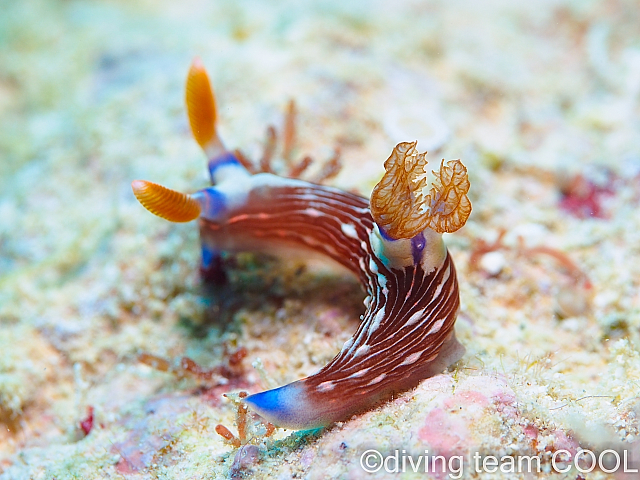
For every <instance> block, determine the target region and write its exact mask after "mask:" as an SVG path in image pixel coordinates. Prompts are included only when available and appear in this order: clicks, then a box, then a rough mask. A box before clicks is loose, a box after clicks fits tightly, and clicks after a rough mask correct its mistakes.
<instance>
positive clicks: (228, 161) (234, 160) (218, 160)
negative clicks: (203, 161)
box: [208, 151, 244, 183]
mask: <svg viewBox="0 0 640 480" xmlns="http://www.w3.org/2000/svg"><path fill="white" fill-rule="evenodd" d="M223 165H237V166H239V167H242V164H241V163H240V161H239V160H238V157H236V154H235V153H233V152H228V151H227V152H224V153H223V154H222V155H220V156H219V157H213V158H210V159H209V163H208V166H209V176H210V177H211V182H212V183H213V179H214V176H215V171H216V170H217V169H218V167H221V166H223ZM243 168H244V167H243Z"/></svg>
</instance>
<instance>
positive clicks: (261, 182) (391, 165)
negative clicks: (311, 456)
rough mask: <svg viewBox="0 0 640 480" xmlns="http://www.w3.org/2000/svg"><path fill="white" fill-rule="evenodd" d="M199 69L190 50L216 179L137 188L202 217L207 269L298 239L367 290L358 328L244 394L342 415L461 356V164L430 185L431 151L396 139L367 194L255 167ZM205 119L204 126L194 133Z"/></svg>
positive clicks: (178, 216)
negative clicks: (293, 371)
mask: <svg viewBox="0 0 640 480" xmlns="http://www.w3.org/2000/svg"><path fill="white" fill-rule="evenodd" d="M202 72H204V69H203V68H202V67H201V65H200V64H199V63H197V62H195V63H194V65H193V66H192V69H191V72H190V74H189V78H188V82H187V105H188V107H189V116H190V120H191V125H192V129H193V130H194V134H195V136H196V139H197V140H198V142H199V143H200V145H201V146H202V147H203V149H204V150H205V152H206V153H207V156H208V157H209V171H210V175H211V180H212V184H213V186H212V187H209V188H205V189H203V190H200V191H199V192H196V193H194V194H191V195H187V194H181V193H179V192H174V191H172V190H169V189H166V188H165V187H161V186H159V185H156V184H153V183H150V182H144V181H135V182H134V183H133V189H134V193H135V194H136V196H137V198H138V199H139V200H140V202H141V203H142V204H143V205H144V206H145V207H147V208H148V209H149V210H150V211H152V212H153V213H155V214H157V215H159V216H162V217H164V218H167V219H169V220H173V221H189V220H195V219H197V220H198V222H199V228H200V236H201V241H202V270H203V272H205V273H206V272H207V271H208V270H209V269H212V268H215V263H216V259H218V258H219V254H220V252H221V251H244V250H263V251H271V250H273V249H278V250H282V248H294V249H296V250H300V249H303V250H305V251H309V252H314V253H319V254H321V255H323V256H325V257H328V258H330V259H332V260H333V261H335V262H337V263H339V264H341V265H342V266H343V267H345V268H346V269H348V270H349V271H351V272H352V273H353V274H354V275H356V276H357V277H358V278H359V280H360V282H361V283H362V286H363V288H364V289H365V291H366V298H365V313H364V315H363V317H362V321H361V323H360V325H359V327H358V329H357V330H356V332H355V333H354V335H353V336H352V337H351V339H350V340H348V341H347V342H346V343H345V344H344V346H343V347H342V349H341V350H340V352H338V354H337V355H336V357H335V358H334V359H333V360H332V361H331V362H329V364H327V365H326V366H325V367H324V368H322V369H321V370H320V371H318V372H317V373H316V374H314V375H311V376H309V377H307V378H304V379H302V380H298V381H296V382H293V383H291V384H288V385H285V386H282V387H279V388H276V389H273V390H268V391H265V392H261V393H256V394H253V395H250V396H248V397H247V398H245V399H244V401H245V402H246V403H247V405H249V407H250V408H252V409H253V410H255V411H256V412H257V413H258V414H260V415H261V416H263V417H264V418H265V419H266V420H268V421H269V422H271V423H273V424H275V425H277V426H280V427H285V428H293V429H310V428H317V427H321V426H326V425H330V424H331V423H334V422H336V421H343V420H347V419H349V418H350V417H351V416H352V415H353V414H355V413H358V412H361V411H364V410H366V409H368V408H371V407H372V406H373V405H375V404H377V403H379V402H381V401H384V400H386V399H388V398H389V397H390V396H391V395H392V394H394V393H397V392H401V391H404V390H407V389H409V388H412V387H414V386H415V385H417V383H418V382H419V381H420V380H422V379H424V378H427V377H430V376H433V375H436V374H438V373H441V372H442V371H443V370H444V369H445V368H446V367H447V366H449V365H451V364H452V363H454V362H456V361H457V360H458V359H459V358H460V357H461V356H462V355H463V353H464V348H463V347H462V346H461V345H460V344H459V343H458V341H457V340H456V338H455V332H454V323H455V320H456V315H457V312H458V309H459V306H460V300H459V291H458V282H457V278H456V270H455V266H454V264H453V261H452V259H451V256H450V255H449V253H448V251H447V250H446V248H445V246H444V243H443V241H442V233H443V232H444V231H447V232H448V231H454V230H457V229H458V228H460V227H461V226H462V225H463V224H464V222H465V221H466V219H467V217H468V216H469V213H470V211H471V205H470V203H469V201H468V198H467V196H466V193H467V191H468V189H469V183H468V180H467V176H466V169H465V168H464V166H462V164H461V163H460V162H459V161H457V160H455V161H451V162H449V163H448V164H447V165H446V166H445V165H444V162H443V163H442V164H441V167H440V171H439V172H438V173H436V172H433V173H434V174H436V180H435V181H434V182H433V183H432V188H431V191H430V192H429V194H425V193H424V190H425V189H426V187H427V184H426V180H425V172H424V167H425V165H426V160H425V158H424V154H417V152H416V150H415V145H416V144H415V143H401V144H399V145H398V146H396V148H395V149H394V151H393V153H392V155H391V156H390V157H389V159H388V160H387V163H385V168H386V170H387V173H386V174H385V177H383V179H382V181H381V182H380V184H378V186H377V187H376V189H374V192H373V195H372V199H371V200H367V199H365V198H363V197H360V196H358V195H354V194H351V193H348V192H343V191H341V190H339V189H336V188H332V187H327V186H322V185H316V184H313V183H309V182H305V181H302V180H298V179H289V178H282V177H279V176H277V175H274V174H271V173H258V174H255V175H252V174H251V173H249V172H248V171H247V170H246V169H245V168H244V167H243V166H242V162H241V161H240V159H239V158H238V157H237V154H235V153H233V152H231V151H228V150H226V149H225V148H224V147H223V145H222V142H221V141H220V139H219V138H218V137H217V134H216V133H215V128H211V125H214V126H215V108H214V109H213V115H211V114H208V117H209V118H208V119H207V112H205V113H204V114H203V113H202V112H200V111H199V110H198V109H199V107H198V105H199V103H201V104H203V105H205V106H206V105H208V104H207V101H200V102H199V101H198V98H199V97H203V96H204V97H206V96H207V92H211V89H210V86H209V85H208V79H207V80H206V84H205V85H204V86H202V85H201V84H202V83H203V81H202V77H201V75H202ZM205 75H206V73H205ZM194 79H195V80H194ZM198 82H200V84H198ZM196 84H198V85H197V86H196V87H194V85H196ZM190 89H191V90H190ZM190 91H191V94H192V96H193V95H195V96H196V97H195V98H190V93H189V92H190ZM208 95H211V100H209V101H210V102H213V100H212V99H213V96H212V94H211V93H209V94H208ZM205 100H206V99H205ZM194 105H195V106H194ZM213 105H215V104H214V103H213ZM208 111H211V109H210V108H209V110H208ZM194 118H196V120H195V122H196V125H195V128H194ZM203 118H204V120H203ZM197 122H205V127H206V128H200V127H198V124H197ZM207 128H208V130H207ZM202 131H208V132H210V133H209V134H208V137H207V136H206V135H205V137H202V135H200V136H199V135H198V134H197V133H196V132H202ZM420 170H422V172H421V171H420ZM370 204H371V207H370ZM372 211H373V214H372ZM403 218H404V220H403Z"/></svg>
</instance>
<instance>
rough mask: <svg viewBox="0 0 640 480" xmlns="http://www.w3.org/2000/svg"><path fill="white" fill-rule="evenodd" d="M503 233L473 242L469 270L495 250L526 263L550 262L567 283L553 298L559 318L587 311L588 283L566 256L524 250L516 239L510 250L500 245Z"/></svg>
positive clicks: (542, 249) (545, 250)
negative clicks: (534, 260) (544, 259)
mask: <svg viewBox="0 0 640 480" xmlns="http://www.w3.org/2000/svg"><path fill="white" fill-rule="evenodd" d="M506 233H507V231H506V230H504V229H500V231H499V232H498V237H497V238H496V240H495V241H493V242H491V243H489V242H486V241H484V240H482V239H476V240H474V244H473V247H472V249H471V255H470V256H469V268H470V269H471V270H475V269H476V268H478V266H479V265H480V262H481V259H482V257H483V256H484V255H486V254H487V253H491V252H495V251H498V250H514V251H515V253H516V254H517V255H518V256H519V257H520V258H526V259H531V258H535V257H540V256H542V257H548V258H551V259H553V260H554V261H555V262H556V263H557V264H558V265H559V266H560V267H561V268H562V270H563V271H564V273H565V274H566V276H567V278H568V283H567V284H566V285H561V286H560V288H559V291H558V294H557V297H556V300H557V303H558V305H557V307H558V314H559V315H560V316H561V317H568V316H576V315H584V314H585V313H587V312H588V311H589V309H590V300H589V299H590V297H591V289H592V285H591V281H590V280H589V277H588V276H587V274H586V273H585V272H583V271H582V270H581V269H580V268H579V267H578V266H577V265H576V263H575V262H574V261H573V260H571V258H570V257H569V256H568V255H567V254H566V253H564V252H562V251H560V250H557V249H555V248H551V247H547V246H544V245H540V246H537V247H527V246H526V245H525V243H524V239H523V238H522V237H518V244H517V247H515V248H511V247H509V246H508V245H505V244H504V242H503V240H504V236H505V235H506Z"/></svg>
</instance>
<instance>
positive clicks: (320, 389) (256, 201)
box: [201, 185, 460, 410]
mask: <svg viewBox="0 0 640 480" xmlns="http://www.w3.org/2000/svg"><path fill="white" fill-rule="evenodd" d="M343 224H348V225H352V226H353V227H354V229H355V238H354V237H352V236H349V235H347V234H346V233H345V232H344V231H343V229H342V226H343ZM372 229H373V220H372V217H371V214H370V213H369V210H368V201H367V200H366V199H364V198H361V197H358V196H356V195H352V194H349V193H345V192H340V191H337V190H335V189H332V188H328V187H322V186H315V185H311V186H309V187H306V186H305V187H298V186H296V187H273V186H271V187H266V188H264V189H257V190H254V191H252V192H251V193H250V197H249V199H248V201H247V202H245V204H244V205H242V207H239V208H238V209H236V210H235V211H233V212H232V213H231V214H230V215H229V217H228V218H227V219H226V221H224V222H221V223H215V222H211V221H208V220H201V234H202V236H203V237H204V238H205V239H206V240H209V241H211V242H213V244H217V245H228V244H229V240H230V239H231V240H232V239H234V238H250V239H253V240H254V241H256V242H264V243H266V244H267V245H268V244H269V243H270V242H273V243H276V242H282V241H285V242H289V243H291V244H295V245H298V246H302V247H306V248H309V249H311V250H314V251H316V252H319V253H321V254H324V255H327V256H329V257H331V258H332V259H333V260H335V261H337V262H338V263H340V264H342V265H343V266H345V267H346V268H348V269H349V270H351V271H352V272H354V273H356V274H357V275H358V276H359V277H360V280H361V281H362V283H363V285H364V286H365V288H366V290H367V293H368V294H369V295H370V296H371V300H370V304H369V308H367V310H366V312H365V314H364V317H363V320H362V322H361V323H360V325H359V326H358V329H357V330H356V332H355V333H354V335H353V337H352V344H351V345H348V344H345V347H343V349H342V350H341V351H340V352H339V353H338V355H336V357H335V358H334V359H333V360H332V361H331V362H329V364H328V365H326V366H325V367H324V368H322V370H320V371H319V372H318V373H317V374H315V375H312V376H310V377H307V378H306V379H304V380H302V382H303V384H304V385H305V390H306V392H307V394H308V395H309V396H310V398H311V399H313V398H314V397H315V398H316V400H317V401H319V402H330V403H331V404H334V405H336V406H337V405H340V402H346V403H345V405H344V407H339V408H340V409H341V410H342V409H347V410H348V408H349V403H351V402H350V401H347V400H345V398H344V395H345V394H348V395H349V396H352V395H356V396H357V397H358V398H361V399H362V398H368V397H370V398H371V402H374V401H375V400H376V399H377V398H381V397H383V396H385V395H386V394H388V393H389V392H393V391H399V390H403V389H406V388H409V387H411V386H413V385H415V383H416V382H417V381H419V380H420V379H422V378H425V377H426V376H429V375H433V372H431V371H430V370H429V362H431V361H433V360H434V359H435V358H436V357H437V355H438V352H439V351H440V349H441V347H442V346H443V344H444V343H445V342H446V341H448V340H450V339H451V334H452V331H453V325H454V322H455V319H456V314H457V311H458V308H459V304H460V300H459V294H458V285H457V280H456V272H455V267H454V265H453V262H452V260H451V257H450V255H449V253H448V252H447V254H446V257H445V259H444V261H443V264H442V265H441V266H440V267H438V268H436V269H434V270H433V271H431V272H425V271H424V270H423V268H422V266H421V265H420V264H418V265H412V266H408V267H405V268H404V269H389V268H387V267H386V266H385V265H384V264H383V263H382V261H381V260H380V259H379V258H378V257H377V256H375V255H374V253H373V249H372V247H371V244H370V239H369V236H370V233H371V231H372ZM370 262H373V263H374V264H375V267H376V269H377V274H376V273H374V272H372V271H371V267H370ZM379 275H380V276H382V277H384V279H385V280H386V284H385V285H384V286H383V285H382V284H381V280H380V278H379ZM382 310H383V311H384V314H383V315H381V314H380V312H381V311H382ZM377 320H378V321H379V324H378V325H377V327H375V328H374V324H375V322H376V321H377ZM440 321H442V325H441V326H440V328H439V330H438V331H437V332H431V329H432V328H434V325H436V324H437V322H440ZM358 348H364V349H365V350H364V351H365V353H363V354H361V355H355V353H356V352H357V351H358ZM409 361H411V362H410V363H406V364H403V362H409ZM359 374H361V375H359ZM366 403H370V402H366ZM336 408H338V407H336Z"/></svg>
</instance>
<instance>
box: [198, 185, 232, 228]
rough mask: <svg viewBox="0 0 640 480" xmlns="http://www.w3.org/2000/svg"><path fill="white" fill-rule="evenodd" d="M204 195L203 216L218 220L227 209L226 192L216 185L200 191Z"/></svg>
mask: <svg viewBox="0 0 640 480" xmlns="http://www.w3.org/2000/svg"><path fill="white" fill-rule="evenodd" d="M198 193H199V194H200V195H202V198H203V199H204V201H203V202H202V203H201V205H202V213H201V214H200V216H201V217H204V218H207V219H209V220H216V219H218V218H219V217H220V214H221V213H224V211H225V210H226V199H225V196H224V194H222V192H220V191H219V190H218V189H217V188H216V187H209V188H205V189H203V190H200V191H199V192H198Z"/></svg>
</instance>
